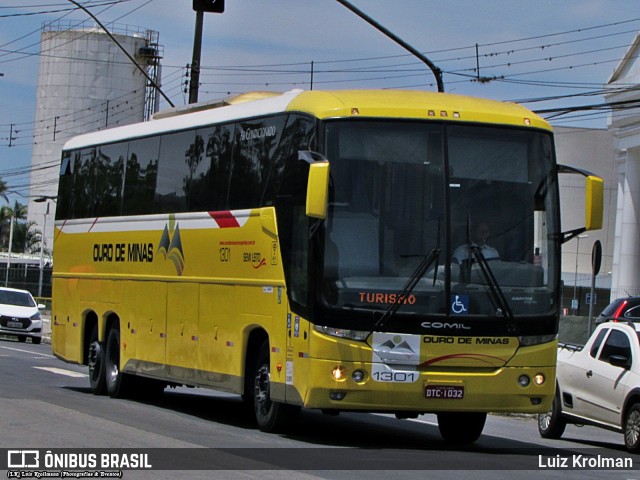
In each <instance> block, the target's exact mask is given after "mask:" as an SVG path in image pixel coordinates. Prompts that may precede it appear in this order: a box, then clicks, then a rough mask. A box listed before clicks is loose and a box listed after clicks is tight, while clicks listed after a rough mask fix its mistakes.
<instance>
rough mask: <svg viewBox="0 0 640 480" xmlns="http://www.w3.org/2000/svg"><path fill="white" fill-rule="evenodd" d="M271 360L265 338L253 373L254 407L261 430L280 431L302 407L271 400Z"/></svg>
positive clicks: (267, 342)
mask: <svg viewBox="0 0 640 480" xmlns="http://www.w3.org/2000/svg"><path fill="white" fill-rule="evenodd" d="M269 361H270V359H269V341H268V340H265V341H264V342H263V343H262V345H261V346H260V350H259V351H258V357H257V360H256V364H255V368H254V370H253V375H252V379H253V382H252V383H253V385H252V392H253V409H254V413H255V417H256V421H257V423H258V428H259V429H260V430H261V431H263V432H278V431H281V430H282V429H284V428H285V427H287V426H288V424H289V423H290V422H291V420H292V419H293V418H295V416H296V414H297V413H298V412H299V411H300V408H299V407H294V406H291V405H286V404H284V403H280V402H274V401H272V400H271V397H270V390H271V371H270V363H269Z"/></svg>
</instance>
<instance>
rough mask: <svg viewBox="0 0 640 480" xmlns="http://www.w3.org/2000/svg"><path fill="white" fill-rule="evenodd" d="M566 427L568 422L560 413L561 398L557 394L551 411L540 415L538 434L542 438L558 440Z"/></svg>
mask: <svg viewBox="0 0 640 480" xmlns="http://www.w3.org/2000/svg"><path fill="white" fill-rule="evenodd" d="M566 427H567V421H566V420H565V419H564V418H563V417H562V412H561V411H560V396H559V395H558V394H556V395H555V396H554V397H553V403H552V404H551V410H549V411H548V412H547V413H540V414H539V415H538V432H540V436H541V437H542V438H552V439H558V438H560V437H561V436H562V434H563V433H564V429H565V428H566Z"/></svg>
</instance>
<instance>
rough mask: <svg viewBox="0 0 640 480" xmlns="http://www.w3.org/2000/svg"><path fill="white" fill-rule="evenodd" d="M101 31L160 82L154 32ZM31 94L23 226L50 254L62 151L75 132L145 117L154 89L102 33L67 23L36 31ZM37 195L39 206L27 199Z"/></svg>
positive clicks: (119, 28)
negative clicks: (36, 233) (37, 234)
mask: <svg viewBox="0 0 640 480" xmlns="http://www.w3.org/2000/svg"><path fill="white" fill-rule="evenodd" d="M106 28H107V29H108V30H109V32H110V33H111V34H112V35H113V37H114V38H115V39H116V40H117V41H118V43H120V45H122V46H123V47H124V48H125V49H126V51H127V52H128V53H129V54H130V55H131V56H132V57H134V58H135V59H136V61H137V62H138V63H139V65H140V66H142V67H143V68H145V69H146V71H147V73H148V75H149V76H150V77H151V78H152V79H154V81H155V83H156V84H159V76H160V58H161V52H160V46H159V45H158V33H157V32H155V31H152V30H144V29H140V28H132V27H129V26H123V25H113V24H109V25H106ZM36 96H37V98H36V116H35V129H34V146H33V156H32V160H31V167H32V172H31V190H30V198H29V213H28V221H32V222H35V223H36V224H37V227H36V228H38V229H39V230H41V231H43V232H44V238H45V247H46V249H47V250H51V248H52V245H53V243H52V238H53V220H54V218H55V206H56V205H55V196H56V195H57V191H58V175H59V165H60V153H61V149H62V146H63V145H64V143H65V142H66V141H67V140H68V139H69V138H71V137H73V136H75V135H78V134H81V133H86V132H91V131H95V130H101V129H104V128H109V127H115V126H118V125H125V124H129V123H134V122H140V121H142V120H145V119H148V118H149V116H150V115H151V114H152V113H153V112H154V110H155V105H156V92H155V89H154V88H153V87H152V86H151V85H149V84H148V81H147V79H146V77H145V76H144V75H143V74H142V72H140V70H139V69H138V68H137V67H136V66H135V65H132V62H131V60H130V59H129V58H127V56H126V55H125V54H124V53H123V52H122V50H121V49H120V47H118V45H117V44H116V43H115V42H114V41H113V40H112V39H111V38H109V36H108V35H107V34H106V33H105V31H104V30H102V29H101V28H99V27H97V26H94V25H93V24H91V23H79V22H68V21H67V22H57V23H53V24H47V25H45V26H44V27H43V29H42V34H41V52H40V71H39V74H38V87H37V93H36ZM43 197H44V199H46V200H45V201H42V200H43ZM38 198H39V199H40V200H41V202H34V200H35V199H38Z"/></svg>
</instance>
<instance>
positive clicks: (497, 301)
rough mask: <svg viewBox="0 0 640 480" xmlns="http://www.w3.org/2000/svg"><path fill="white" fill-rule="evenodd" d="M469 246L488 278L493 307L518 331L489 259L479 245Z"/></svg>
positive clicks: (483, 273)
mask: <svg viewBox="0 0 640 480" xmlns="http://www.w3.org/2000/svg"><path fill="white" fill-rule="evenodd" d="M469 248H470V249H471V253H472V254H473V256H474V257H475V259H476V262H478V266H479V267H480V271H481V272H482V275H484V278H485V279H486V280H487V284H488V286H489V292H490V295H489V298H491V303H492V305H493V308H495V309H496V313H498V314H502V315H503V316H504V317H505V318H506V319H507V320H509V321H510V323H511V327H512V329H513V330H514V331H517V327H516V324H515V321H514V319H513V312H512V311H511V308H510V307H509V304H508V302H507V299H506V297H505V296H504V292H503V291H502V289H501V288H500V284H499V283H498V280H497V279H496V277H495V275H494V274H493V270H491V267H490V266H489V262H487V259H486V257H485V256H484V254H483V253H482V250H481V249H480V247H478V246H477V245H471V246H470V247H469ZM469 275H471V269H469Z"/></svg>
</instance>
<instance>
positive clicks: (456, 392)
mask: <svg viewBox="0 0 640 480" xmlns="http://www.w3.org/2000/svg"><path fill="white" fill-rule="evenodd" d="M424 396H425V398H427V399H429V400H462V399H463V398H464V387H463V386H462V385H427V386H425V387H424Z"/></svg>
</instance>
